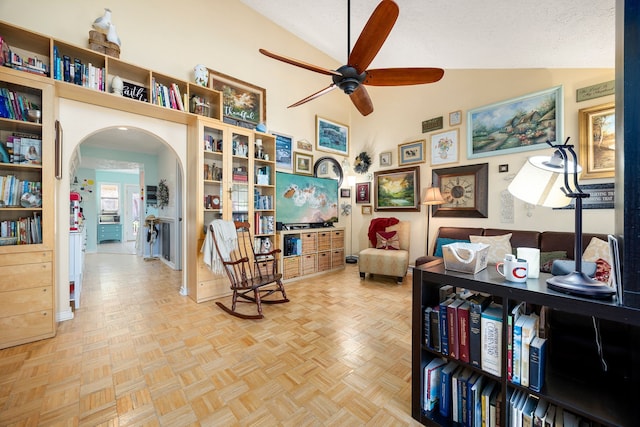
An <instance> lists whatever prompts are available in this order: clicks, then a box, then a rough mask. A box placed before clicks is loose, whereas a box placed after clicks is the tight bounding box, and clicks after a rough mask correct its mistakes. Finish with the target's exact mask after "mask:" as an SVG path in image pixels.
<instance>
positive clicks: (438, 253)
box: [433, 237, 471, 257]
mask: <svg viewBox="0 0 640 427" xmlns="http://www.w3.org/2000/svg"><path fill="white" fill-rule="evenodd" d="M456 242H462V243H471V242H469V241H468V240H461V239H449V238H448V237H438V239H437V240H436V250H435V251H434V252H433V256H439V257H442V246H444V245H448V244H450V243H456Z"/></svg>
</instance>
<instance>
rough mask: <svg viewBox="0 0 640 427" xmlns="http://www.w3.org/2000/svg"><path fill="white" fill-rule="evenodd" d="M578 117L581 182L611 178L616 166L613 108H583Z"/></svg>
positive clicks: (611, 103)
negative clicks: (582, 180)
mask: <svg viewBox="0 0 640 427" xmlns="http://www.w3.org/2000/svg"><path fill="white" fill-rule="evenodd" d="M579 114H580V115H579V118H578V123H579V127H580V165H581V166H582V173H581V175H580V178H581V179H593V178H613V177H614V176H615V166H616V108H615V104H614V103H613V102H610V103H607V104H603V105H597V106H595V107H589V108H583V109H581V110H580V111H579Z"/></svg>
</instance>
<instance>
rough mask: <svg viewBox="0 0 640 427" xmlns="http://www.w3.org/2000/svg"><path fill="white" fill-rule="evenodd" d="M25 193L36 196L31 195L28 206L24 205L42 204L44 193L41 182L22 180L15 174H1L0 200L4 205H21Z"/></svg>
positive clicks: (38, 205) (36, 205)
mask: <svg viewBox="0 0 640 427" xmlns="http://www.w3.org/2000/svg"><path fill="white" fill-rule="evenodd" d="M25 194H28V195H32V196H34V197H30V198H29V200H28V204H27V206H24V207H30V208H32V207H40V206H42V199H41V198H40V195H41V194H42V183H41V182H39V181H28V180H21V179H20V178H18V177H16V176H15V175H6V176H5V175H2V176H0V201H1V202H2V205H3V206H5V207H7V206H21V201H22V196H23V195H25ZM34 203H35V205H34Z"/></svg>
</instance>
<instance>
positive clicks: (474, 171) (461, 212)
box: [431, 163, 489, 218]
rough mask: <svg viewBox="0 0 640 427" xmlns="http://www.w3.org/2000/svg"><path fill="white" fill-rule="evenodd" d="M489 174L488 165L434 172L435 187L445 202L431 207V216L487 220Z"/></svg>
mask: <svg viewBox="0 0 640 427" xmlns="http://www.w3.org/2000/svg"><path fill="white" fill-rule="evenodd" d="M488 172H489V164H488V163H481V164H476V165H465V166H458V167H453V168H442V169H433V171H432V177H431V178H432V181H433V185H434V186H435V187H438V188H440V193H441V194H442V197H443V198H444V199H445V200H446V203H445V204H442V205H434V206H432V209H433V213H432V216H434V217H437V216H439V217H445V216H449V217H466V218H487V215H488V212H489V210H488V176H489V174H488Z"/></svg>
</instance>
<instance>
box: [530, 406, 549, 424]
mask: <svg viewBox="0 0 640 427" xmlns="http://www.w3.org/2000/svg"><path fill="white" fill-rule="evenodd" d="M548 407H549V402H548V401H546V400H545V399H540V400H538V404H537V405H536V410H535V411H534V412H533V427H544V416H545V415H546V414H547V408H548Z"/></svg>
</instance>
